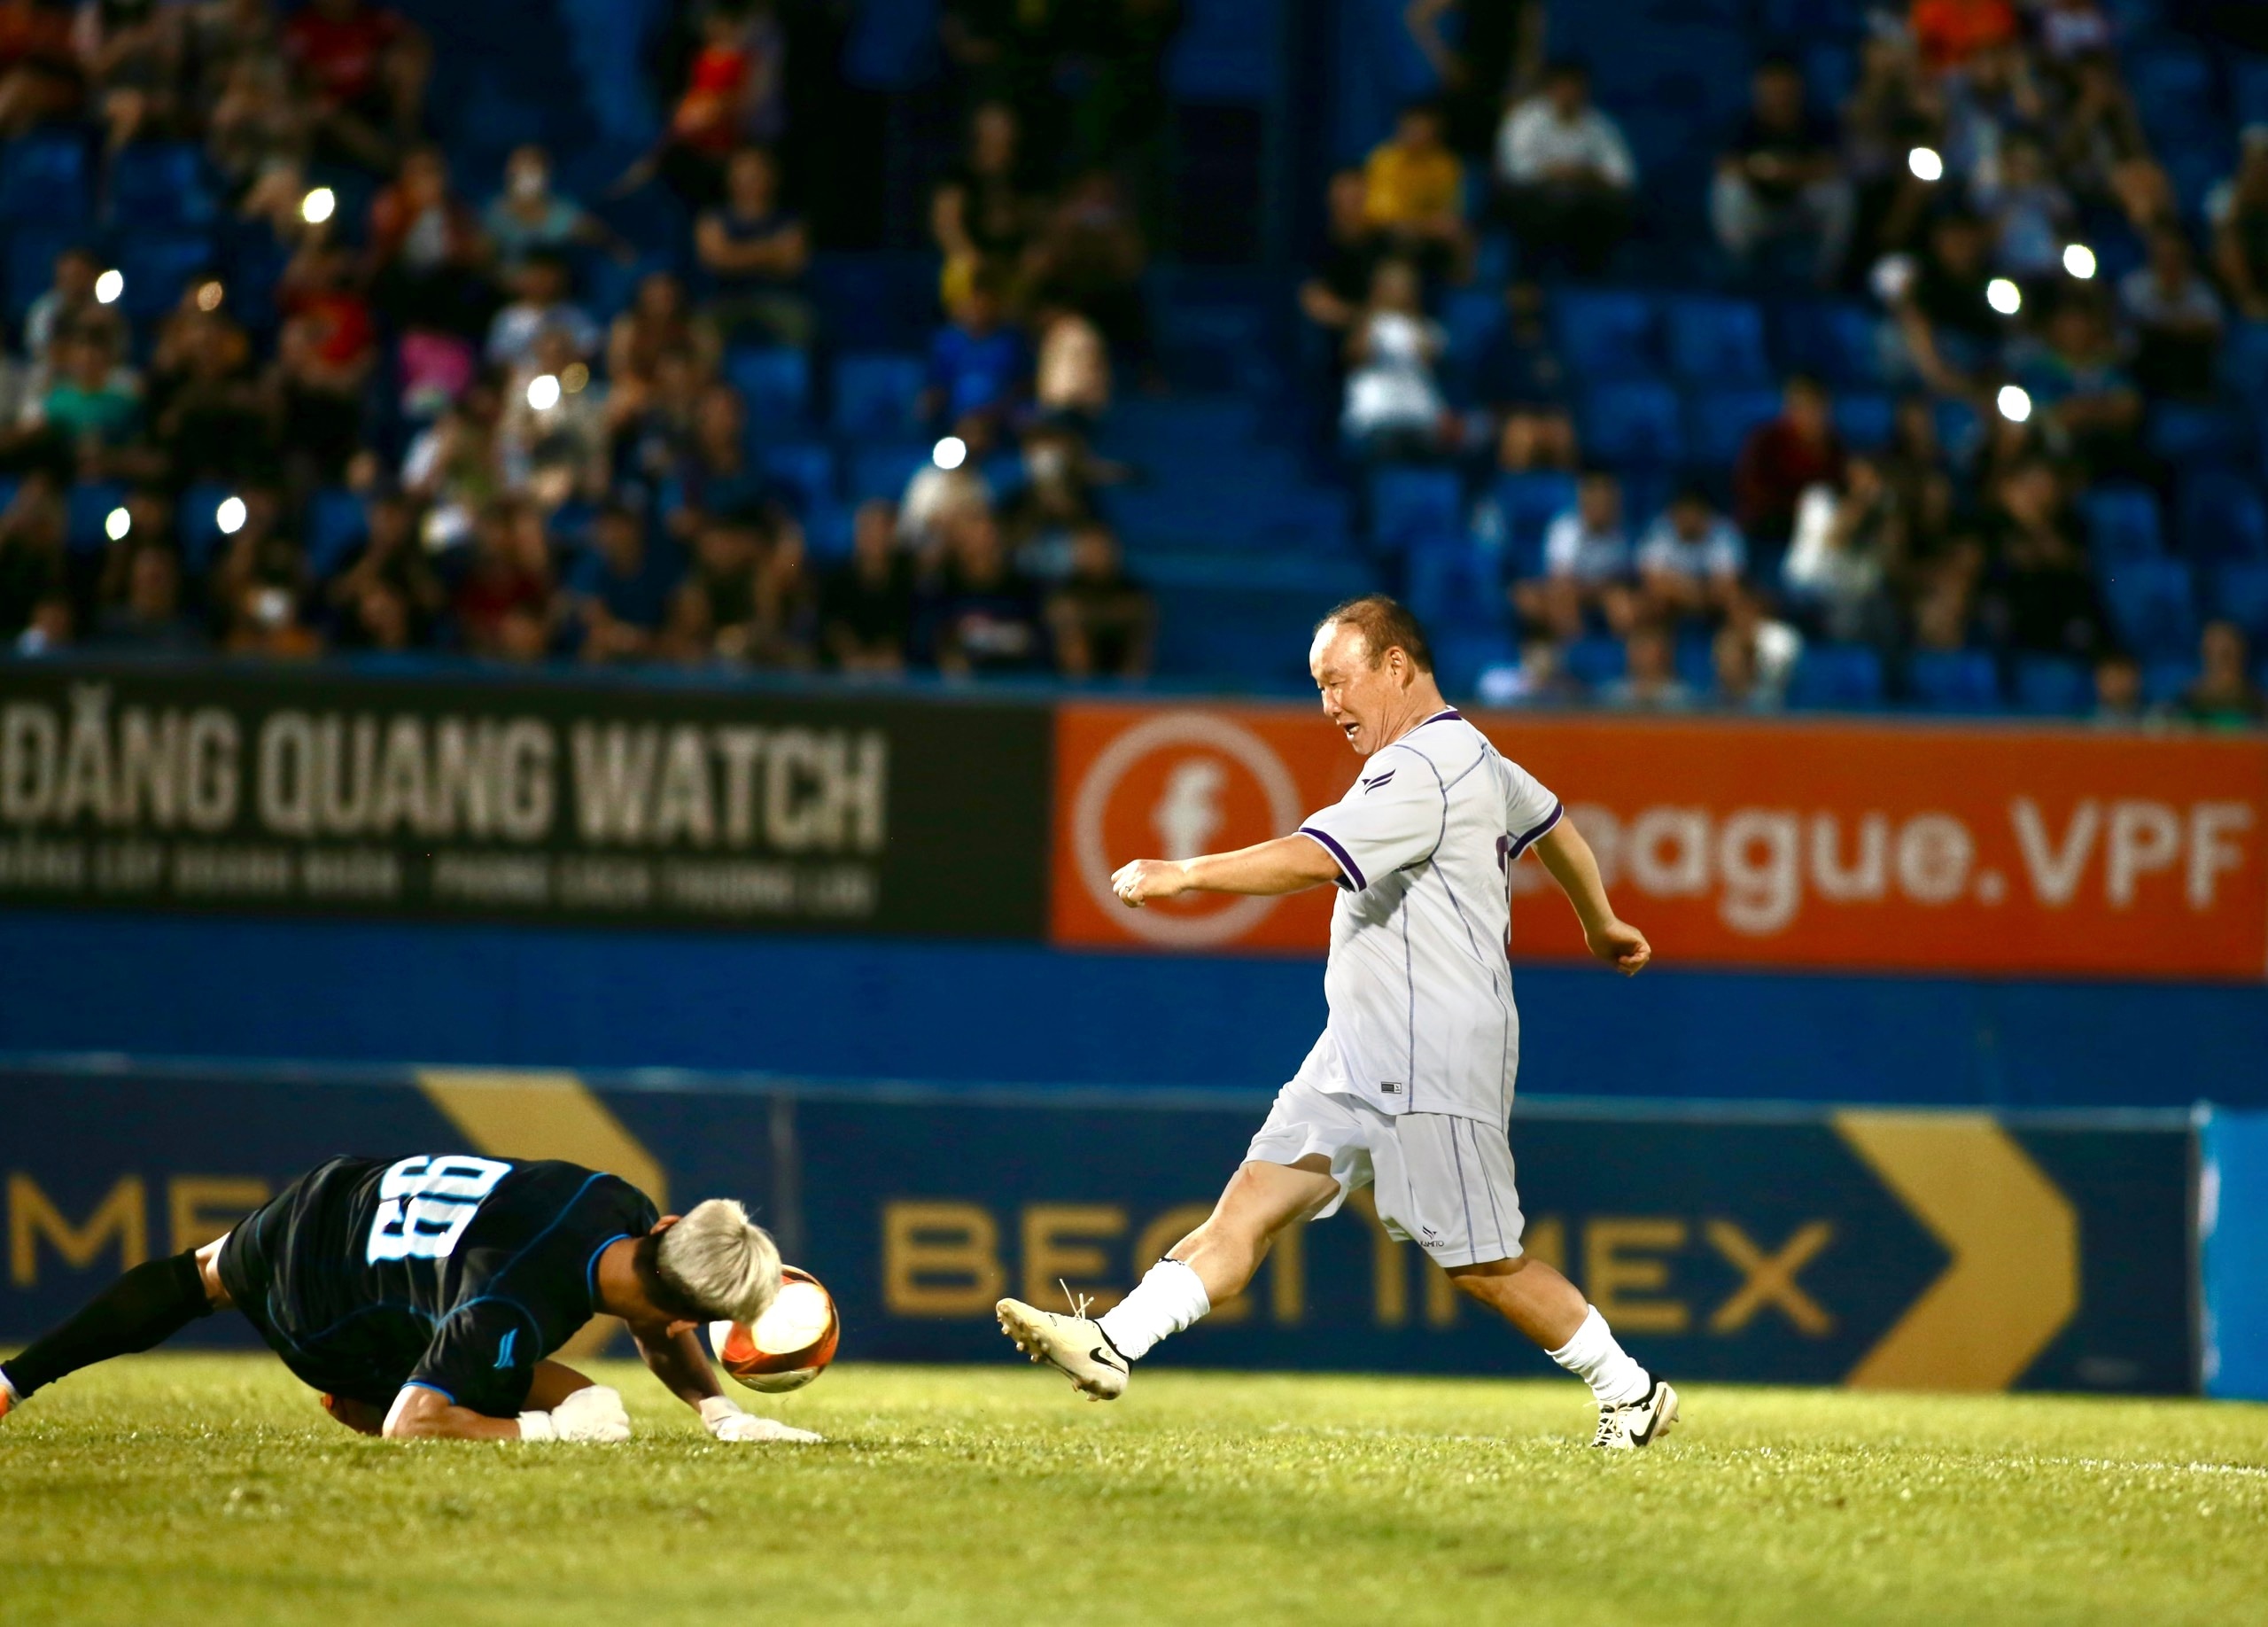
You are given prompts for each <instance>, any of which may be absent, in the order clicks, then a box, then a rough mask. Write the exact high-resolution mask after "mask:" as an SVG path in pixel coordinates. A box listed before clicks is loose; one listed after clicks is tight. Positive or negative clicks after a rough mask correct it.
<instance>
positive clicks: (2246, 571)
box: [2213, 559, 2268, 653]
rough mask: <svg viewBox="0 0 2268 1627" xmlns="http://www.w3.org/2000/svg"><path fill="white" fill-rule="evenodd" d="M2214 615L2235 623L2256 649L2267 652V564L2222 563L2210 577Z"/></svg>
mask: <svg viewBox="0 0 2268 1627" xmlns="http://www.w3.org/2000/svg"><path fill="white" fill-rule="evenodd" d="M2213 614H2214V615H2216V616H2218V617H2219V618H2221V619H2223V620H2226V621H2233V622H2235V623H2236V625H2237V626H2239V627H2242V628H2243V629H2244V632H2245V636H2246V637H2248V638H2249V639H2250V640H2251V641H2252V644H2253V648H2254V649H2255V650H2261V651H2263V652H2264V653H2268V564H2264V563H2262V562H2260V561H2257V560H2251V559H2247V560H2241V561H2239V562H2237V563H2235V564H2225V565H2223V566H2222V567H2221V568H2220V570H2219V571H2218V572H2216V573H2215V575H2214V579H2213Z"/></svg>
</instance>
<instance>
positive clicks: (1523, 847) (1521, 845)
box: [1509, 802, 1563, 859]
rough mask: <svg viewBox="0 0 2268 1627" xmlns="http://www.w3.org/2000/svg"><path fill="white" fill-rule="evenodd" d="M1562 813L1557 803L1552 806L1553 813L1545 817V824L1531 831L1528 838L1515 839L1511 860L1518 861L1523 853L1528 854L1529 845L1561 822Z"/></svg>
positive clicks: (1527, 835)
mask: <svg viewBox="0 0 2268 1627" xmlns="http://www.w3.org/2000/svg"><path fill="white" fill-rule="evenodd" d="M1562 812H1563V810H1562V809H1561V807H1560V806H1559V805H1558V804H1557V803H1556V802H1555V803H1553V804H1552V805H1551V812H1550V813H1549V814H1545V815H1544V816H1543V822H1542V824H1540V825H1538V826H1537V827H1536V828H1535V829H1533V830H1531V831H1529V832H1528V833H1527V834H1526V836H1524V837H1514V838H1513V841H1512V851H1511V854H1510V855H1509V856H1510V857H1511V858H1513V859H1517V858H1518V857H1519V856H1520V855H1521V854H1522V853H1524V852H1527V850H1528V845H1529V844H1530V843H1532V842H1534V840H1535V839H1536V837H1540V836H1542V835H1543V834H1544V833H1545V832H1547V831H1548V830H1550V829H1551V827H1552V826H1554V825H1556V824H1557V823H1558V822H1559V815H1560V814H1561V813H1562Z"/></svg>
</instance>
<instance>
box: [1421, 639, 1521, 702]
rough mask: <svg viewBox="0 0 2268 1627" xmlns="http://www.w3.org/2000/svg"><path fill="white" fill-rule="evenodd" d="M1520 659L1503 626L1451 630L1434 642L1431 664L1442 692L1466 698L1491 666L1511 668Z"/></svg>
mask: <svg viewBox="0 0 2268 1627" xmlns="http://www.w3.org/2000/svg"><path fill="white" fill-rule="evenodd" d="M1519 658H1520V655H1519V649H1518V646H1517V645H1515V644H1514V643H1513V642H1512V639H1511V634H1508V633H1506V632H1505V631H1504V630H1503V628H1502V627H1497V628H1495V629H1492V630H1481V629H1478V628H1476V629H1473V630H1472V631H1469V632H1468V631H1457V630H1452V631H1450V632H1448V633H1445V634H1442V635H1441V637H1439V638H1437V639H1435V640H1434V641H1433V665H1434V668H1435V670H1436V671H1437V672H1438V673H1439V674H1440V678H1441V689H1442V690H1443V692H1444V693H1446V694H1448V695H1449V696H1451V697H1461V696H1467V695H1470V694H1472V692H1473V689H1475V688H1476V687H1477V686H1478V684H1479V683H1480V674H1481V673H1485V672H1487V670H1488V669H1489V668H1490V667H1492V666H1514V665H1517V664H1518V660H1519Z"/></svg>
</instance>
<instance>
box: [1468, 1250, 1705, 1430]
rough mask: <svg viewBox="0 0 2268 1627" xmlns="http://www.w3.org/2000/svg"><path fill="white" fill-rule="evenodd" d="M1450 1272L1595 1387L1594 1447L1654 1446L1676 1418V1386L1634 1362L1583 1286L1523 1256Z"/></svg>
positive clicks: (1486, 1262) (1483, 1300)
mask: <svg viewBox="0 0 2268 1627" xmlns="http://www.w3.org/2000/svg"><path fill="white" fill-rule="evenodd" d="M1449 1281H1452V1282H1454V1283H1456V1286H1457V1288H1458V1289H1459V1290H1460V1291H1462V1292H1463V1293H1464V1294H1465V1295H1466V1296H1468V1297H1470V1298H1473V1299H1477V1300H1479V1301H1480V1303H1481V1304H1484V1305H1487V1307H1488V1308H1489V1309H1490V1310H1492V1311H1494V1312H1496V1314H1497V1315H1499V1316H1501V1317H1503V1319H1504V1320H1506V1321H1508V1322H1510V1323H1511V1325H1512V1326H1513V1327H1517V1328H1518V1329H1519V1330H1520V1331H1521V1332H1522V1333H1524V1334H1526V1335H1527V1336H1528V1337H1529V1338H1530V1339H1532V1340H1534V1342H1535V1343H1537V1344H1538V1345H1540V1346H1541V1347H1542V1349H1543V1351H1544V1352H1545V1353H1546V1354H1547V1355H1549V1356H1550V1358H1551V1359H1552V1360H1554V1361H1556V1362H1557V1363H1558V1364H1559V1365H1560V1366H1563V1367H1565V1368H1566V1369H1567V1370H1568V1371H1569V1372H1570V1373H1573V1374H1575V1376H1576V1377H1578V1378H1580V1379H1581V1380H1583V1381H1584V1382H1586V1383H1588V1384H1589V1385H1590V1387H1591V1393H1592V1395H1593V1396H1594V1397H1596V1399H1597V1401H1598V1433H1597V1434H1596V1436H1593V1437H1592V1440H1591V1444H1592V1445H1594V1446H1604V1447H1607V1448H1610V1449H1612V1450H1618V1451H1622V1450H1630V1449H1633V1448H1636V1447H1640V1446H1648V1445H1651V1444H1653V1443H1654V1442H1655V1441H1657V1440H1658V1439H1660V1438H1661V1436H1665V1435H1667V1434H1668V1433H1669V1431H1670V1428H1671V1427H1672V1426H1673V1425H1674V1424H1675V1423H1676V1422H1677V1391H1676V1390H1673V1389H1671V1388H1670V1387H1669V1385H1667V1384H1666V1383H1664V1382H1662V1381H1661V1380H1659V1379H1658V1378H1655V1377H1653V1376H1652V1375H1651V1374H1648V1373H1647V1372H1646V1370H1645V1369H1644V1368H1643V1367H1642V1366H1639V1365H1638V1364H1637V1363H1636V1362H1635V1361H1633V1360H1631V1358H1629V1356H1628V1355H1627V1354H1626V1353H1625V1352H1624V1351H1623V1349H1622V1347H1621V1346H1620V1345H1619V1344H1618V1343H1615V1339H1614V1335H1613V1334H1612V1332H1611V1331H1610V1330H1609V1329H1608V1327H1607V1325H1606V1319H1605V1318H1604V1317H1602V1316H1601V1315H1599V1313H1598V1312H1596V1311H1594V1310H1593V1309H1591V1307H1590V1304H1589V1302H1588V1301H1587V1300H1585V1299H1584V1297H1583V1296H1582V1292H1581V1289H1579V1288H1576V1287H1575V1285H1574V1284H1573V1283H1572V1282H1570V1281H1567V1279H1566V1278H1565V1277H1563V1276H1561V1275H1560V1274H1559V1273H1557V1271H1555V1270H1553V1269H1552V1268H1551V1267H1550V1266H1549V1265H1545V1264H1544V1263H1543V1262H1542V1260H1538V1259H1531V1258H1529V1257H1526V1256H1525V1255H1523V1256H1520V1257H1518V1258H1514V1259H1509V1260H1483V1261H1480V1262H1477V1263H1475V1264H1473V1265H1452V1266H1450V1267H1449Z"/></svg>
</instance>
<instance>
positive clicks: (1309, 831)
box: [1299, 825, 1370, 892]
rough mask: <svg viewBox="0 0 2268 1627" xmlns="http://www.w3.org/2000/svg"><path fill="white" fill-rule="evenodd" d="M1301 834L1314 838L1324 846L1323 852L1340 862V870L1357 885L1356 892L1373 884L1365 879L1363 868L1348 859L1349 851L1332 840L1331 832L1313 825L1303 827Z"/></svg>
mask: <svg viewBox="0 0 2268 1627" xmlns="http://www.w3.org/2000/svg"><path fill="white" fill-rule="evenodd" d="M1299 833H1300V834H1301V836H1303V837H1314V838H1315V839H1316V840H1317V841H1318V842H1320V843H1322V844H1323V851H1324V852H1327V853H1329V854H1330V855H1331V856H1332V858H1333V859H1336V860H1338V861H1339V868H1340V869H1341V870H1344V871H1345V872H1346V873H1347V874H1346V879H1347V880H1348V881H1350V882H1352V883H1354V884H1355V891H1357V892H1360V891H1362V890H1363V888H1365V887H1367V886H1369V885H1370V883H1368V882H1367V881H1364V880H1363V868H1362V867H1361V866H1360V865H1358V864H1356V863H1355V861H1354V860H1352V859H1351V858H1349V857H1348V854H1347V850H1346V849H1345V848H1343V847H1341V846H1340V845H1339V844H1338V843H1337V842H1336V841H1334V840H1333V839H1332V836H1331V833H1330V832H1328V831H1324V830H1317V829H1316V828H1315V827H1314V826H1313V825H1301V827H1300V832H1299Z"/></svg>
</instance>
